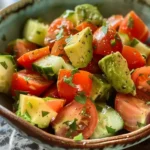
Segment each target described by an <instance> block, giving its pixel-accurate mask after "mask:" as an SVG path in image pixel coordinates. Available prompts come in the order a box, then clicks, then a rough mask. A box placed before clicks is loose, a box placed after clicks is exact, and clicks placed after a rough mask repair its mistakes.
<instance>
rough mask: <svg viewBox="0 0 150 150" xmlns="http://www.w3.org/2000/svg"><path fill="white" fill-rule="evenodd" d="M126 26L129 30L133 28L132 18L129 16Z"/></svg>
mask: <svg viewBox="0 0 150 150" xmlns="http://www.w3.org/2000/svg"><path fill="white" fill-rule="evenodd" d="M127 26H128V28H130V29H132V28H133V26H134V20H133V18H132V17H131V16H129V18H128V22H127Z"/></svg>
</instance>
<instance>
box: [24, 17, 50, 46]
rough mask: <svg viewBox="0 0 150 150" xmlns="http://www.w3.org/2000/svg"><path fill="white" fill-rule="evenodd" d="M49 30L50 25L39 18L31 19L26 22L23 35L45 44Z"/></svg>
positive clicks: (30, 39) (29, 39)
mask: <svg viewBox="0 0 150 150" xmlns="http://www.w3.org/2000/svg"><path fill="white" fill-rule="evenodd" d="M47 31H48V25H45V24H44V23H41V22H39V21H38V20H33V19H29V20H28V21H27V23H26V24H25V27H24V31H23V35H24V38H25V39H27V40H28V41H30V42H32V43H35V44H38V45H40V46H44V39H45V36H46V34H47Z"/></svg>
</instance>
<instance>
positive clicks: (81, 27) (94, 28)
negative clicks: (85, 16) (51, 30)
mask: <svg viewBox="0 0 150 150" xmlns="http://www.w3.org/2000/svg"><path fill="white" fill-rule="evenodd" d="M87 27H89V28H90V29H91V31H92V33H94V32H95V31H96V30H97V29H98V27H97V26H96V25H94V24H92V23H90V22H82V23H81V24H79V25H78V26H77V27H76V29H77V30H78V31H82V30H83V29H85V28H87Z"/></svg>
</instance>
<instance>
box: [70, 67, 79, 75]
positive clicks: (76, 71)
mask: <svg viewBox="0 0 150 150" xmlns="http://www.w3.org/2000/svg"><path fill="white" fill-rule="evenodd" d="M76 73H79V70H78V68H75V69H73V70H72V71H71V75H74V74H76Z"/></svg>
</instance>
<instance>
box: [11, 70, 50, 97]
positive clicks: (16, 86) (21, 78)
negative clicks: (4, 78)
mask: <svg viewBox="0 0 150 150" xmlns="http://www.w3.org/2000/svg"><path fill="white" fill-rule="evenodd" d="M52 83H53V81H52V80H46V79H44V78H43V77H42V76H40V75H39V74H37V73H35V72H33V71H29V70H21V71H19V72H16V73H14V74H13V77H12V84H11V93H12V95H13V96H14V95H15V91H25V92H28V93H29V94H31V95H35V96H39V95H41V94H42V93H43V92H44V91H45V90H46V89H47V88H48V87H49V86H50V85H51V84H52Z"/></svg>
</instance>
